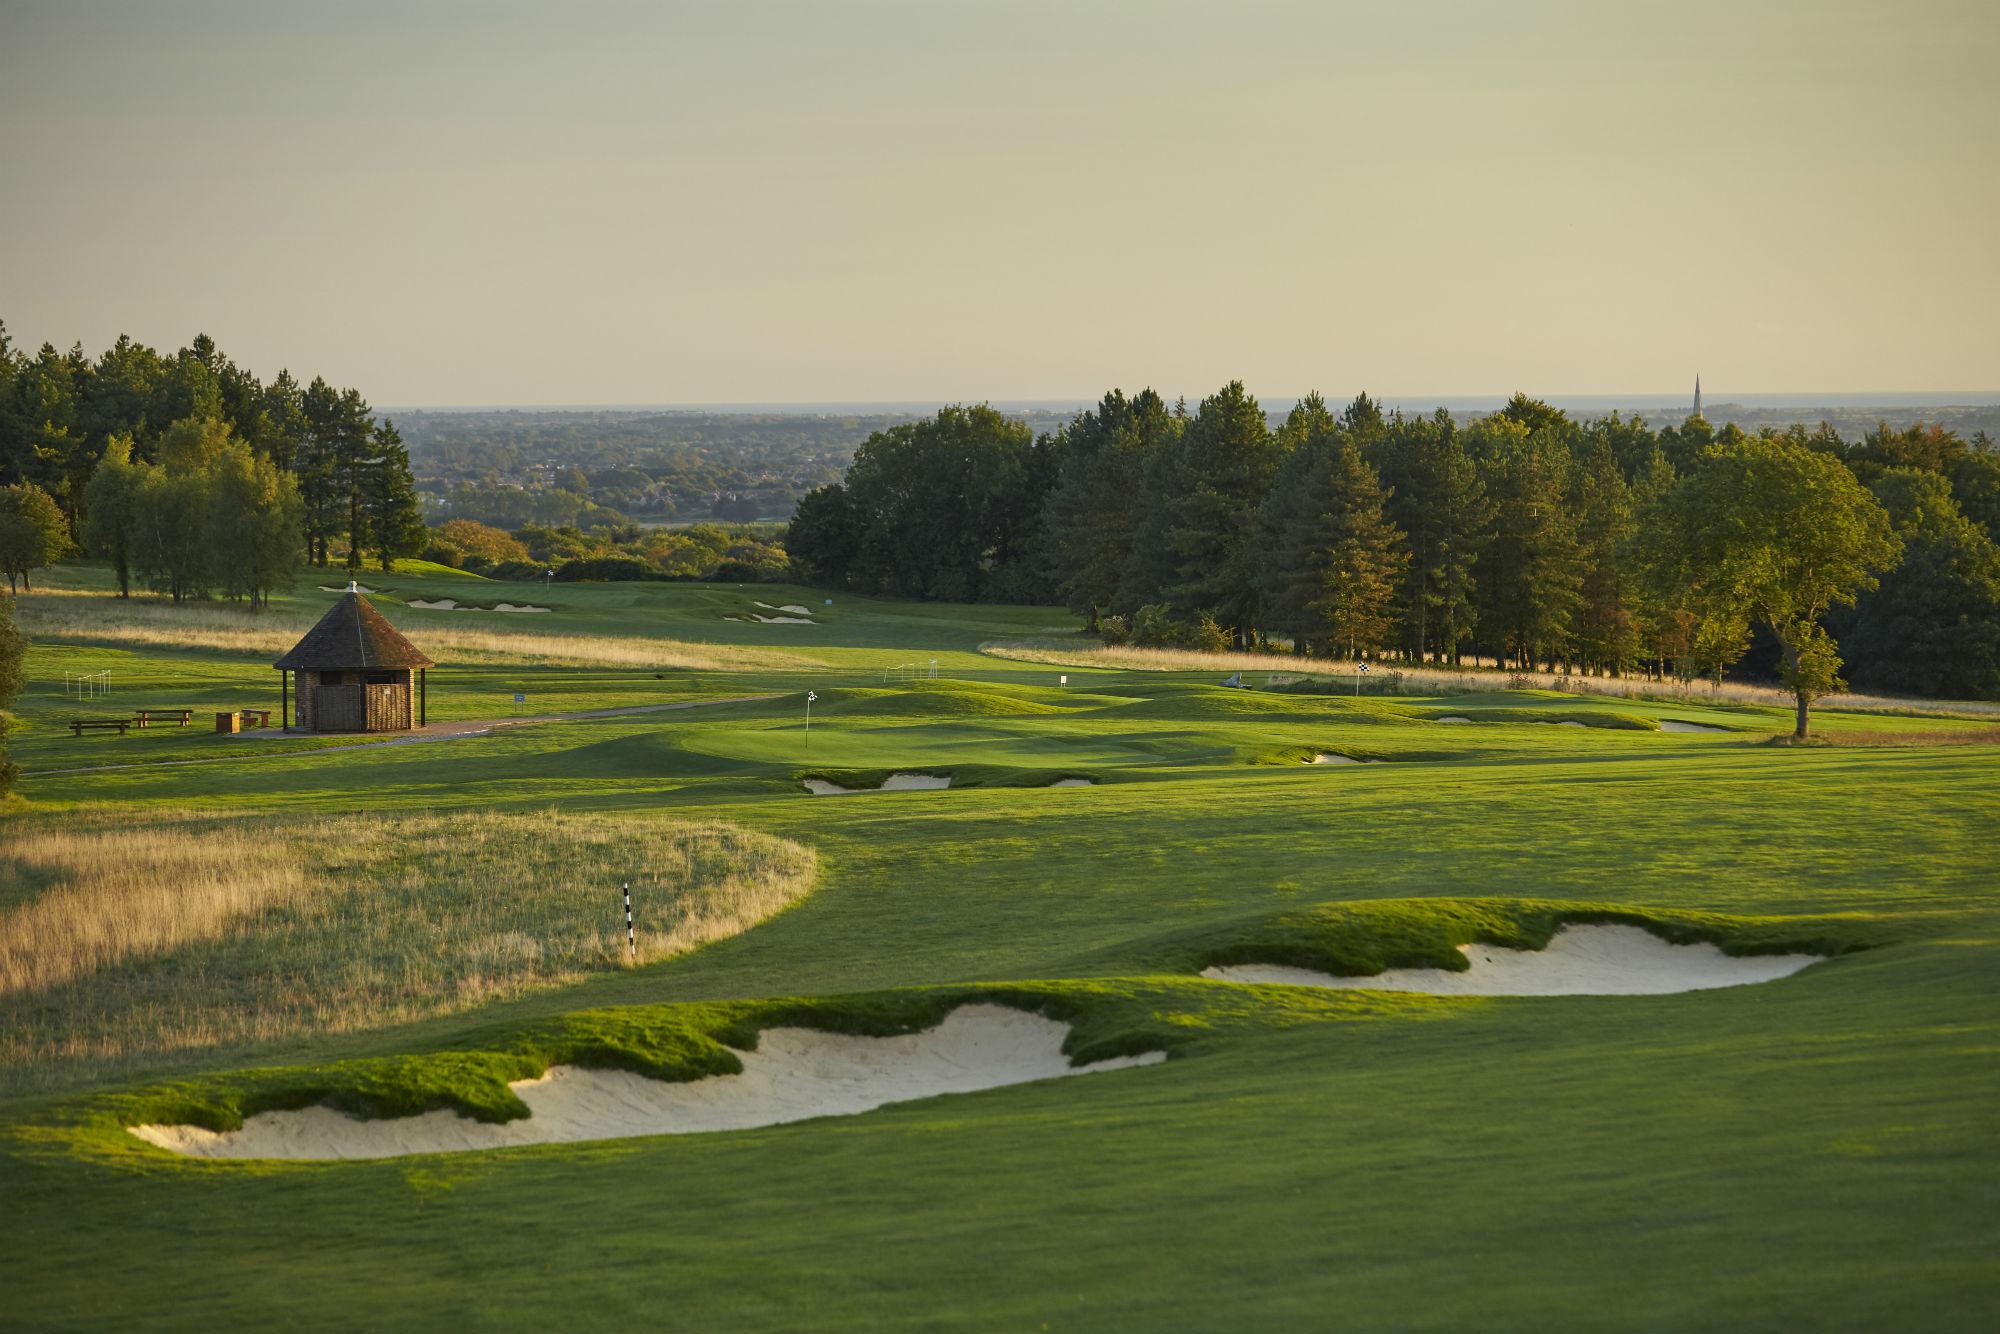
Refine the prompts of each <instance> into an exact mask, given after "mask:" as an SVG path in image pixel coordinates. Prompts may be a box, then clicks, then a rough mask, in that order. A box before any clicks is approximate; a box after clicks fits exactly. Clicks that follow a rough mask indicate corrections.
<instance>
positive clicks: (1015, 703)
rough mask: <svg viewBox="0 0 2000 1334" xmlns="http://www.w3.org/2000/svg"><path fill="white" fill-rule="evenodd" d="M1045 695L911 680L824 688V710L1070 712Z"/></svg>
mask: <svg viewBox="0 0 2000 1334" xmlns="http://www.w3.org/2000/svg"><path fill="white" fill-rule="evenodd" d="M1042 693H1043V692H1040V691H1036V690H1032V689H1027V688H1023V687H1020V686H1013V687H1001V686H982V685H975V684H972V683H968V682H962V681H912V682H910V683H908V684H906V685H892V686H882V687H879V688H877V687H849V688H846V689H836V690H824V691H821V692H820V698H821V699H822V700H823V701H824V703H823V704H822V705H821V706H820V708H821V711H822V712H823V713H824V714H826V715H827V716H829V717H832V716H839V717H897V718H1020V717H1032V716H1037V715H1041V716H1046V715H1048V714H1054V713H1067V712H1069V711H1070V710H1069V709H1067V708H1065V707H1063V706H1062V705H1059V704H1054V703H1050V702H1049V701H1047V700H1046V699H1042V698H1038V696H1039V695H1041V694H1042Z"/></svg>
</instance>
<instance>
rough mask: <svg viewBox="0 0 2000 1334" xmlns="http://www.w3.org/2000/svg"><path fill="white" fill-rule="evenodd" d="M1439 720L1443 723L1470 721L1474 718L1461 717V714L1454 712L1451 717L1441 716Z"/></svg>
mask: <svg viewBox="0 0 2000 1334" xmlns="http://www.w3.org/2000/svg"><path fill="white" fill-rule="evenodd" d="M1437 721H1438V722H1441V723H1469V722H1471V721H1472V719H1470V718H1461V717H1459V716H1458V715H1457V714H1455V713H1454V714H1453V715H1452V716H1451V717H1449V718H1439V719H1438V720H1437Z"/></svg>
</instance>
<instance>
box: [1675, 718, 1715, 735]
mask: <svg viewBox="0 0 2000 1334" xmlns="http://www.w3.org/2000/svg"><path fill="white" fill-rule="evenodd" d="M1660 730H1661V731H1662V732H1727V731H1728V730H1729V729H1728V728H1726V727H1710V726H1708V725H1707V724H1705V723H1684V722H1682V721H1681V720H1680V719H1678V718H1662V719H1660Z"/></svg>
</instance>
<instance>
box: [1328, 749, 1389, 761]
mask: <svg viewBox="0 0 2000 1334" xmlns="http://www.w3.org/2000/svg"><path fill="white" fill-rule="evenodd" d="M1312 762H1313V763H1314V764H1380V763H1382V761H1380V760H1357V759H1355V758H1354V757H1353V756H1352V755H1342V754H1340V753H1339V752H1338V751H1331V750H1329V751H1324V752H1322V753H1321V754H1318V755H1315V756H1313V757H1312Z"/></svg>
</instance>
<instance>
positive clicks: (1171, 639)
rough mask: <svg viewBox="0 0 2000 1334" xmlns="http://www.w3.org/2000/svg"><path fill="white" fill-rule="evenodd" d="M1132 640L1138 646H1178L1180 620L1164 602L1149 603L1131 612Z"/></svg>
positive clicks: (1179, 640) (1179, 641)
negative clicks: (1176, 618) (1174, 616)
mask: <svg viewBox="0 0 2000 1334" xmlns="http://www.w3.org/2000/svg"><path fill="white" fill-rule="evenodd" d="M1132 642H1133V644H1135V645H1137V646H1138V647H1140V648H1180V647H1182V645H1181V626H1180V622H1178V621H1176V620H1175V619H1174V618H1173V615H1172V613H1170V612H1169V611H1168V610H1167V604H1166V603H1164V602H1154V603H1149V604H1148V605H1146V606H1144V607H1141V608H1139V610H1138V611H1136V612H1134V613H1133V614H1132Z"/></svg>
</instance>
